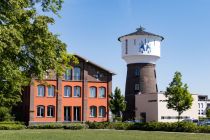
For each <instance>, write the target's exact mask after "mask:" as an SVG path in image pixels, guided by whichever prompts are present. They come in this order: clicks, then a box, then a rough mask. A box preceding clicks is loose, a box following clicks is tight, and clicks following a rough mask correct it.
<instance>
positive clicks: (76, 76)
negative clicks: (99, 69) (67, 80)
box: [74, 67, 81, 80]
mask: <svg viewBox="0 0 210 140" xmlns="http://www.w3.org/2000/svg"><path fill="white" fill-rule="evenodd" d="M74 80H81V69H80V68H79V67H75V68H74Z"/></svg>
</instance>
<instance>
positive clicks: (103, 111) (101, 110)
mask: <svg viewBox="0 0 210 140" xmlns="http://www.w3.org/2000/svg"><path fill="white" fill-rule="evenodd" d="M99 117H106V108H105V107H104V106H100V107H99Z"/></svg>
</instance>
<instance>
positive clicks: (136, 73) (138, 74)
mask: <svg viewBox="0 0 210 140" xmlns="http://www.w3.org/2000/svg"><path fill="white" fill-rule="evenodd" d="M134 74H135V76H140V68H135V73H134Z"/></svg>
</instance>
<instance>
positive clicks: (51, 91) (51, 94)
mask: <svg viewBox="0 0 210 140" xmlns="http://www.w3.org/2000/svg"><path fill="white" fill-rule="evenodd" d="M54 96H55V86H48V97H54Z"/></svg>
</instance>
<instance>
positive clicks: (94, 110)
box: [90, 106, 97, 117]
mask: <svg viewBox="0 0 210 140" xmlns="http://www.w3.org/2000/svg"><path fill="white" fill-rule="evenodd" d="M96 116H97V107H96V106H91V107H90V117H96Z"/></svg>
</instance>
